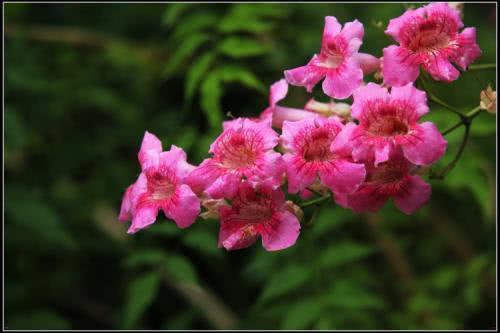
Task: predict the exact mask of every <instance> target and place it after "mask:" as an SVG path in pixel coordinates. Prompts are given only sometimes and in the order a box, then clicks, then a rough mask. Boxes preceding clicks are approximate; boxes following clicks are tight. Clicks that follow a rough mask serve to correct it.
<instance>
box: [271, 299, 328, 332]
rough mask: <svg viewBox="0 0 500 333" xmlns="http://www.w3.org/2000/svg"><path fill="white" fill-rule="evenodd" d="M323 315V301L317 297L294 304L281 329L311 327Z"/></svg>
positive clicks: (287, 313)
mask: <svg viewBox="0 0 500 333" xmlns="http://www.w3.org/2000/svg"><path fill="white" fill-rule="evenodd" d="M320 315H321V303H320V302H319V301H318V299H316V298H312V299H307V300H302V301H300V302H298V303H295V304H293V305H292V306H291V307H290V309H289V310H288V311H287V312H286V314H285V317H284V318H283V321H282V322H281V329H284V330H300V329H307V328H310V326H311V324H312V323H313V322H314V321H316V320H317V319H318V318H319V317H320Z"/></svg>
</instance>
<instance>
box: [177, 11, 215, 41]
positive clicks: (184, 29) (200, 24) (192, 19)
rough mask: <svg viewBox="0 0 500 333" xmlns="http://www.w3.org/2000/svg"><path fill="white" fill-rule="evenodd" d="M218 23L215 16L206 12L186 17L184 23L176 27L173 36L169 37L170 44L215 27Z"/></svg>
mask: <svg viewBox="0 0 500 333" xmlns="http://www.w3.org/2000/svg"><path fill="white" fill-rule="evenodd" d="M217 21H218V20H217V17H216V16H215V15H212V14H210V13H205V12H203V13H194V14H192V15H190V16H188V17H185V18H183V19H182V22H180V23H179V24H178V25H176V27H175V29H174V31H173V34H172V35H171V36H170V37H169V43H176V42H178V41H179V40H181V38H185V37H186V36H189V35H192V34H196V33H199V32H200V31H201V30H204V29H205V28H209V27H212V26H214V25H215V23H216V22H217Z"/></svg>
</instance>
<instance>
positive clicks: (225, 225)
mask: <svg viewBox="0 0 500 333" xmlns="http://www.w3.org/2000/svg"><path fill="white" fill-rule="evenodd" d="M231 215H232V210H231V208H230V207H227V206H222V207H220V208H219V216H220V230H219V247H224V248H225V249H226V250H237V249H242V248H245V247H249V246H250V245H252V244H253V243H255V241H256V240H257V238H258V237H259V233H258V232H257V229H256V228H255V226H253V225H251V224H247V223H241V222H238V221H232V220H231Z"/></svg>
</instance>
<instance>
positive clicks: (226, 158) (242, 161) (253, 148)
mask: <svg viewBox="0 0 500 333" xmlns="http://www.w3.org/2000/svg"><path fill="white" fill-rule="evenodd" d="M247 134H248V133H247ZM258 142H260V140H258V138H257V137H256V135H251V136H248V135H244V134H242V133H233V135H231V136H230V137H228V139H227V140H224V141H223V142H222V148H223V149H221V152H220V156H219V159H220V161H221V164H222V165H223V166H224V167H226V168H228V169H238V168H244V167H249V166H252V165H254V164H255V161H256V160H257V158H258V155H259V154H258Z"/></svg>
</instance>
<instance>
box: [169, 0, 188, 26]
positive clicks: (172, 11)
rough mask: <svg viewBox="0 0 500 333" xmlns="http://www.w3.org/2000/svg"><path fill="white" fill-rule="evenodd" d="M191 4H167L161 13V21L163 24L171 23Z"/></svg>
mask: <svg viewBox="0 0 500 333" xmlns="http://www.w3.org/2000/svg"><path fill="white" fill-rule="evenodd" d="M192 5H193V4H190V3H173V4H169V5H168V6H167V9H166V10H165V13H164V14H163V19H162V23H163V24H165V25H173V24H174V23H175V22H176V21H177V19H178V18H179V17H180V16H181V15H182V13H183V12H185V11H186V10H187V9H189V7H190V6H192Z"/></svg>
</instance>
